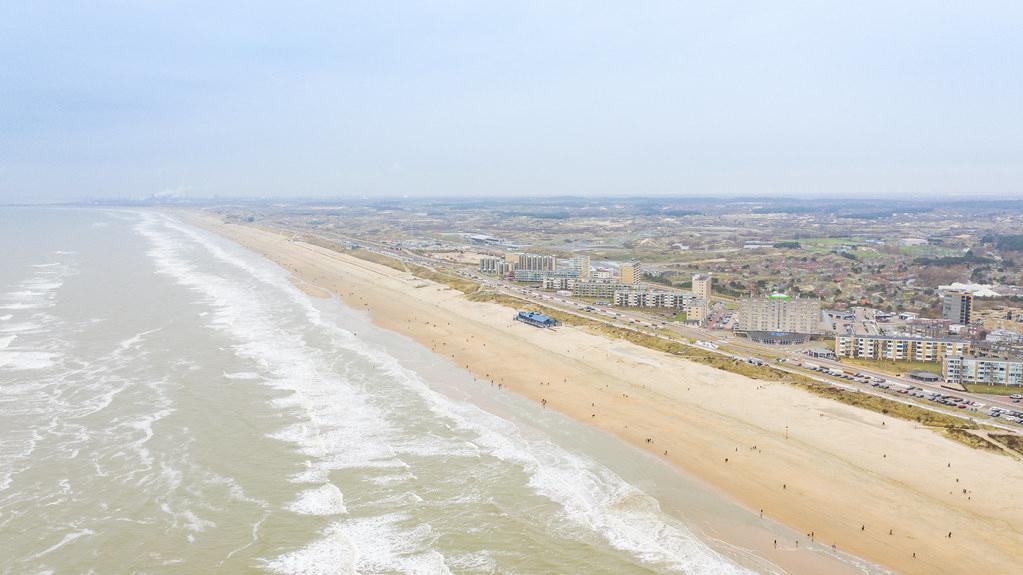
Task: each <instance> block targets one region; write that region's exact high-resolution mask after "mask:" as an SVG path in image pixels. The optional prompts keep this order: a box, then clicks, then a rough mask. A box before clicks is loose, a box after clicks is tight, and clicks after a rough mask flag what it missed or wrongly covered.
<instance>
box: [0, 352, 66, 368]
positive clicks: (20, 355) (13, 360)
mask: <svg viewBox="0 0 1023 575" xmlns="http://www.w3.org/2000/svg"><path fill="white" fill-rule="evenodd" d="M58 357H60V356H59V354H56V353H49V352H45V351H14V350H10V351H8V350H4V351H0V368H4V369H9V370H11V371H27V370H35V369H46V368H48V367H51V366H53V365H54V363H56V360H57V358H58Z"/></svg>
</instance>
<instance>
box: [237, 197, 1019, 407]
mask: <svg viewBox="0 0 1023 575" xmlns="http://www.w3.org/2000/svg"><path fill="white" fill-rule="evenodd" d="M816 203H817V204H818V205H816V206H806V205H804V204H803V203H792V202H789V201H786V200H770V199H760V200H756V201H753V200H750V201H726V200H691V199H689V200H684V201H682V200H653V199H622V200H606V201H598V200H593V199H586V200H581V199H572V198H566V199H545V200H542V201H535V202H534V201H530V202H521V203H519V202H514V201H511V200H490V201H474V202H461V201H457V200H448V201H436V200H435V201H430V202H425V201H421V200H418V201H408V202H394V201H375V202H369V201H349V202H332V203H331V204H330V205H323V204H317V203H315V202H310V203H301V202H296V203H294V204H289V205H275V206H260V205H255V204H245V203H239V204H236V205H233V206H231V207H220V208H218V211H219V212H221V214H222V215H223V216H225V217H226V218H227V220H228V221H238V222H244V223H254V224H257V225H264V226H267V227H270V228H276V229H281V230H287V232H288V233H292V234H295V236H296V237H299V236H301V237H303V238H306V239H308V238H317V240H318V241H327V242H330V243H332V244H335V245H337V246H340V247H342V248H343V249H346V250H349V251H351V252H352V253H358V252H360V251H361V252H362V254H363V255H362V257H371V256H373V257H381V256H383V257H392V258H397V260H401V261H405V262H407V263H408V264H411V265H415V266H420V267H421V269H429V270H433V271H435V272H441V273H444V274H448V275H449V276H452V277H458V278H460V281H468V282H471V285H472V286H473V288H472V289H473V290H481V291H487V290H489V291H491V292H500V293H504V294H509V295H510V294H513V295H514V296H515V297H516V298H519V299H520V300H525V301H527V302H533V303H535V304H537V307H538V309H539V306H542V307H543V308H545V309H548V310H550V309H554V310H560V311H562V312H571V313H574V314H581V315H582V316H585V317H598V318H602V320H606V321H610V322H613V324H614V325H625V326H627V327H629V328H631V329H638V330H645V333H648V334H655V335H657V336H658V337H668V338H673V339H677V340H678V341H682V342H686V343H688V344H690V345H698V346H701V347H702V348H704V349H707V350H711V351H714V352H716V353H723V354H733V355H735V357H739V358H742V359H743V360H744V361H747V362H752V363H771V364H772V365H782V364H784V366H785V369H793V370H796V371H798V372H799V373H806V374H812V376H813V377H816V378H819V379H821V380H822V381H827V382H829V383H835V382H836V381H843V382H845V383H846V384H849V382H851V383H852V384H854V385H860V386H862V387H864V388H872V389H870V390H869V391H871V392H878V393H887V394H890V395H899V396H900V398H903V399H906V400H910V401H915V402H920V403H925V404H928V405H932V406H933V405H943V406H944V408H952V409H954V410H957V411H960V412H965V413H968V414H969V416H968V417H981V416H983V417H985V419H987V420H988V421H993V420H998V421H999V422H1008V423H1011V424H1018V423H1020V422H1023V408H1021V407H1020V406H1019V405H1018V404H1019V402H1020V398H1021V396H1020V393H1023V336H1021V333H1023V287H1020V285H1021V284H1023V275H1021V273H1023V272H1021V270H1023V268H1021V267H1020V265H1019V264H1020V263H1023V236H1020V235H1017V234H1014V233H1013V231H1014V230H1019V229H1023V202H1001V203H998V204H990V205H988V204H984V203H983V202H980V203H977V202H972V203H945V204H941V205H937V206H935V205H923V204H919V203H912V202H901V203H893V204H892V206H891V207H890V208H889V209H886V210H881V209H879V208H878V207H877V206H876V205H875V204H873V203H868V202H863V201H844V200H843V201H817V202H816ZM392 261H393V260H392ZM527 311H537V310H527ZM552 321H554V320H552ZM944 408H942V409H944Z"/></svg>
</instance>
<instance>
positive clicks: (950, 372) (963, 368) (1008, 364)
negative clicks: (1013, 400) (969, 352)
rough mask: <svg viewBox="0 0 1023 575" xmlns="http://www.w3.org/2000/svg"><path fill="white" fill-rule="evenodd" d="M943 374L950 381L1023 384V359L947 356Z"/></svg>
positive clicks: (942, 369) (983, 383)
mask: <svg viewBox="0 0 1023 575" xmlns="http://www.w3.org/2000/svg"><path fill="white" fill-rule="evenodd" d="M941 374H942V375H943V376H944V377H945V381H947V382H949V383H958V384H960V385H962V384H972V385H1006V386H1017V387H1018V386H1023V360H1021V359H1015V360H1008V359H991V358H986V357H965V356H961V355H957V356H946V357H945V361H944V362H942V366H941Z"/></svg>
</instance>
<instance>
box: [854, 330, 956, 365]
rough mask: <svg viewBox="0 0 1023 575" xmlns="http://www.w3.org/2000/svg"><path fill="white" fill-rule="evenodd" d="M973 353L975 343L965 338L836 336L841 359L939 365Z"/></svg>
mask: <svg viewBox="0 0 1023 575" xmlns="http://www.w3.org/2000/svg"><path fill="white" fill-rule="evenodd" d="M971 350H972V346H971V343H970V342H969V341H968V340H965V339H953V338H941V339H938V338H929V337H915V336H902V335H838V336H835V355H837V356H838V357H854V358H857V357H858V358H862V359H877V360H888V361H934V362H939V361H942V360H943V359H944V358H945V357H949V356H956V355H966V354H969V353H970V351H971Z"/></svg>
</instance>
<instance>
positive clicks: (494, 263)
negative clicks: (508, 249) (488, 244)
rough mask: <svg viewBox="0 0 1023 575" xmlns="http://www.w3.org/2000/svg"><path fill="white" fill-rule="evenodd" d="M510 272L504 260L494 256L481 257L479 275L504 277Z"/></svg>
mask: <svg viewBox="0 0 1023 575" xmlns="http://www.w3.org/2000/svg"><path fill="white" fill-rule="evenodd" d="M511 271H512V266H511V264H509V263H508V262H507V261H505V259H504V258H500V257H495V256H483V257H481V258H480V273H484V274H491V275H499V276H506V275H508V274H510V273H511Z"/></svg>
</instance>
